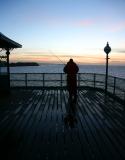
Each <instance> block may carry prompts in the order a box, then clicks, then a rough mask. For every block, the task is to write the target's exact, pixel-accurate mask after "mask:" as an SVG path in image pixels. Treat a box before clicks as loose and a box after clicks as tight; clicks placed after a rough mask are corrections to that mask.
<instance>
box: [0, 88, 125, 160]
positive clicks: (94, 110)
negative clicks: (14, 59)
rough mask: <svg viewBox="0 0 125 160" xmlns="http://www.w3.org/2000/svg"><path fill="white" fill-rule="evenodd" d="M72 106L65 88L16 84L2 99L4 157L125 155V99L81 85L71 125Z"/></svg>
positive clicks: (102, 159)
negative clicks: (27, 87)
mask: <svg viewBox="0 0 125 160" xmlns="http://www.w3.org/2000/svg"><path fill="white" fill-rule="evenodd" d="M73 106H74V105H73ZM68 112H71V110H70V109H69V102H68V93H67V91H65V90H62V91H61V90H44V91H42V90H18V91H17V90H13V91H12V93H11V95H10V97H8V98H2V99H1V100H0V159H1V160H2V159H9V160H10V159H17V160H20V159H22V160H25V159H27V160H28V159H29V160H31V159H34V160H37V159H41V160H44V159H45V160H48V159H49V160H50V159H51V160H52V159H54V160H56V159H57V160H61V159H62V160H64V159H66V160H74V159H78V160H83V159H85V160H88V159H90V160H91V159H95V160H107V159H110V160H111V159H117V160H123V159H125V109H124V106H123V105H121V104H120V103H118V102H117V101H115V100H113V99H112V98H110V97H108V96H107V97H105V96H104V94H103V93H101V92H99V91H89V90H81V91H79V94H78V102H77V103H76V106H75V109H74V110H73V112H72V114H73V115H74V117H75V118H76V120H77V122H76V121H75V124H74V126H72V127H70V126H69V125H68V124H66V123H64V118H65V116H66V115H67V114H68Z"/></svg>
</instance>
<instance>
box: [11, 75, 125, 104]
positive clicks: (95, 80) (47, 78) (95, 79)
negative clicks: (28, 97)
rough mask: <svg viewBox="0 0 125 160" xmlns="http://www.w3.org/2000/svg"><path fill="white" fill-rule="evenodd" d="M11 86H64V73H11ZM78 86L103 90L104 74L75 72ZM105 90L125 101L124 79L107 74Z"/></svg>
mask: <svg viewBox="0 0 125 160" xmlns="http://www.w3.org/2000/svg"><path fill="white" fill-rule="evenodd" d="M10 84H11V87H25V88H31V87H33V88H34V87H36V88H47V87H55V88H56V87H58V88H64V87H66V74H64V73H11V75H10ZM77 85H78V88H84V87H91V88H98V89H102V90H105V75H104V74H95V73H79V74H77ZM107 91H108V92H109V93H111V94H112V95H114V96H116V97H119V98H120V99H122V100H124V101H125V79H122V78H117V77H113V76H108V86H107Z"/></svg>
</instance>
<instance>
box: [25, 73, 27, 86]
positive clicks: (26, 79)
mask: <svg viewBox="0 0 125 160" xmlns="http://www.w3.org/2000/svg"><path fill="white" fill-rule="evenodd" d="M25 87H26V88H27V73H25Z"/></svg>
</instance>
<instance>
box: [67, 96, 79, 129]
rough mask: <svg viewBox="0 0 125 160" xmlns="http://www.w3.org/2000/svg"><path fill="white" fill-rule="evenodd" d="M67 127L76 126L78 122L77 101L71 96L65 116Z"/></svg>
mask: <svg viewBox="0 0 125 160" xmlns="http://www.w3.org/2000/svg"><path fill="white" fill-rule="evenodd" d="M64 123H65V126H66V127H70V128H74V127H75V124H76V123H77V119H76V102H74V101H73V100H72V99H70V98H69V100H68V103H67V111H66V116H65V117H64Z"/></svg>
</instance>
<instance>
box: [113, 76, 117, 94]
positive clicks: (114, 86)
mask: <svg viewBox="0 0 125 160" xmlns="http://www.w3.org/2000/svg"><path fill="white" fill-rule="evenodd" d="M115 88H116V77H114V85H113V94H114V95H115Z"/></svg>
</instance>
